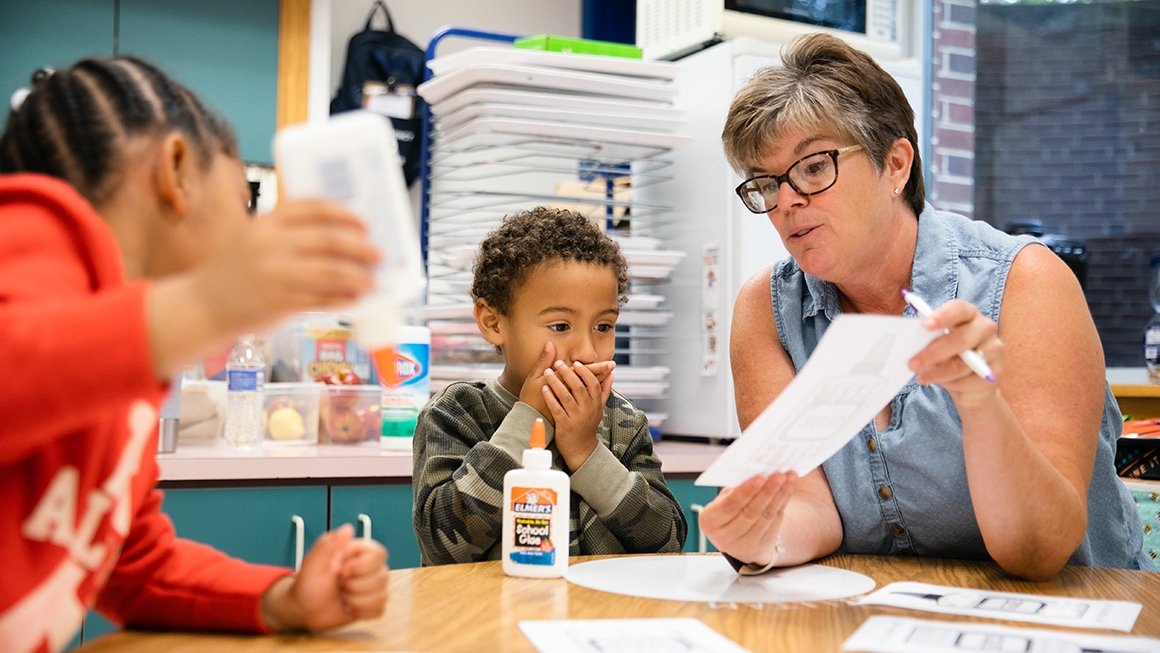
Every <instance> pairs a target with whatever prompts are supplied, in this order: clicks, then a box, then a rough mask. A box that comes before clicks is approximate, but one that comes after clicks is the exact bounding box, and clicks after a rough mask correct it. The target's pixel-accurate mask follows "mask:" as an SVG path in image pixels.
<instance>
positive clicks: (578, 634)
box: [520, 618, 749, 653]
mask: <svg viewBox="0 0 1160 653" xmlns="http://www.w3.org/2000/svg"><path fill="white" fill-rule="evenodd" d="M520 630H522V631H524V635H526V636H527V638H528V639H529V640H531V642H532V644H533V645H535V647H536V648H537V649H539V650H540V651H542V652H543V653H604V652H606V651H618V652H621V653H633V652H634V651H639V652H641V653H669V652H670V651H671V652H672V653H748V652H749V649H746V648H742V647H741V646H738V645H737V644H736V643H735V642H734V641H733V640H731V639H729V638H728V637H725V636H724V635H721V634H720V633H718V632H717V631H715V630H713V629H712V628H710V627H708V626H706V625H705V624H704V623H702V622H700V621H698V620H697V619H688V618H683V619H553V620H545V621H521V622H520Z"/></svg>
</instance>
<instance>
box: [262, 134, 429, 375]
mask: <svg viewBox="0 0 1160 653" xmlns="http://www.w3.org/2000/svg"><path fill="white" fill-rule="evenodd" d="M389 125H390V122H389V121H388V119H387V118H385V117H383V116H380V115H378V114H373V113H369V112H366V111H351V112H347V113H342V114H339V115H337V116H334V117H332V118H330V119H329V120H327V121H325V122H317V123H307V124H304V125H295V126H293V127H288V128H285V129H283V130H281V131H279V132H278V135H277V136H276V137H275V140H274V161H275V165H276V166H277V171H278V176H279V182H280V184H281V188H282V193H283V195H285V196H286V197H289V198H312V197H313V198H327V199H332V200H335V201H337V202H339V203H341V204H342V205H343V206H345V207H346V208H348V209H349V210H350V211H352V212H353V213H355V214H357V215H358V216H360V217H361V218H362V219H363V220H365V221H366V223H367V227H368V231H369V233H370V240H371V242H372V243H374V245H375V246H376V247H378V249H379V252H380V253H381V254H382V257H383V259H382V264H381V265H380V266H379V268H378V270H376V271H375V288H374V290H373V291H372V292H371V293H370V294H369V295H367V296H366V297H365V298H363V299H362V300H360V301H359V302H358V303H357V304H355V305H354V306H353V307H351V309H350V311H349V314H350V317H351V323H352V324H353V325H354V338H355V342H357V343H358V344H359V346H360V347H362V348H363V349H364V350H366V351H368V352H371V353H373V352H375V351H377V350H379V349H382V348H383V347H386V346H389V345H391V344H393V343H395V342H397V341H398V336H397V330H398V328H399V326H400V325H401V324H403V310H404V307H406V306H407V305H409V304H410V303H411V302H412V300H414V299H415V297H416V296H417V295H418V294H419V293H420V291H421V290H422V287H423V281H422V276H423V269H422V268H423V265H422V260H421V255H420V252H419V238H418V236H417V235H416V229H415V221H416V216H415V213H414V211H413V210H412V209H411V198H410V195H409V194H408V192H407V184H406V182H404V180H403V169H402V160H401V159H400V158H399V146H398V143H397V142H396V141H395V134H394V132H393V131H392V130H391V128H390V126H389Z"/></svg>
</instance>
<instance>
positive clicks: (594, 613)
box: [82, 554, 1160, 653]
mask: <svg viewBox="0 0 1160 653" xmlns="http://www.w3.org/2000/svg"><path fill="white" fill-rule="evenodd" d="M688 555H698V554H688ZM708 555H714V554H708ZM587 559H594V558H578V559H576V560H574V561H573V562H579V561H582V560H587ZM821 564H826V565H831V566H835V567H842V568H845V569H850V570H852V571H856V572H859V573H863V574H866V575H868V576H870V577H872V578H874V579H875V580H876V581H877V582H878V583H879V586H882V585H885V584H886V583H890V582H893V581H901V580H910V581H919V582H926V583H936V584H942V585H955V586H962V587H974V588H980V589H992V590H998V591H1006V592H1031V593H1038V594H1045V595H1053V596H1076V597H1087V598H1099V599H1119V600H1126V601H1136V602H1139V603H1141V604H1142V605H1143V606H1144V607H1143V610H1142V612H1141V613H1140V617H1139V619H1138V620H1137V622H1136V626H1135V628H1134V629H1133V630H1132V634H1135V635H1146V636H1151V637H1160V573H1147V572H1137V571H1126V570H1122V569H1095V568H1090V567H1068V568H1066V569H1064V570H1063V571H1062V572H1061V573H1060V574H1059V575H1058V576H1057V577H1056V578H1055V580H1053V581H1051V582H1048V583H1031V582H1024V581H1019V580H1014V579H1012V578H1010V577H1009V576H1007V575H1005V574H1004V573H1003V572H1002V571H1000V570H999V569H998V567H996V566H995V565H994V564H993V563H989V562H979V561H962V560H938V559H930V558H925V559H924V558H906V557H878V556H849V555H840V556H832V557H830V558H827V559H825V560H823V561H822V563H821ZM874 614H894V615H902V616H909V617H919V618H923V617H926V618H932V619H938V618H942V619H960V620H964V621H984V622H986V623H1007V624H1008V625H1015V626H1024V627H1031V628H1050V627H1048V626H1039V625H1035V624H1026V623H1018V622H997V621H994V620H980V619H968V618H959V617H946V616H941V615H934V614H930V613H922V612H915V611H909V610H900V609H894V608H886V607H881V606H866V607H861V606H853V605H849V604H848V603H847V601H846V600H841V601H837V600H835V601H825V602H822V603H817V604H810V605H802V604H783V605H765V606H763V607H751V606H744V605H743V606H738V607H736V608H730V607H710V605H709V604H706V603H688V602H679V601H663V600H654V599H642V598H635V597H629V596H621V595H618V594H608V593H605V592H599V591H596V590H590V589H587V588H584V587H580V586H578V585H573V584H571V583H568V582H567V581H565V580H563V579H552V580H532V579H523V578H508V577H506V576H504V575H503V572H502V570H501V569H500V566H499V563H498V562H482V563H475V564H464V565H449V566H444V567H429V568H425V569H402V570H397V571H392V572H391V587H390V600H389V603H388V605H387V612H386V614H385V615H383V617H382V618H380V619H378V620H375V621H364V622H360V623H356V624H352V625H350V626H347V627H345V628H342V629H339V630H337V631H334V632H332V633H328V634H326V635H315V636H307V635H280V636H272V637H261V636H227V635H203V634H186V633H146V632H121V633H115V634H112V635H108V636H105V637H102V638H100V639H98V640H96V641H95V642H93V643H92V644H89V645H87V646H85V647H84V648H83V649H82V650H83V651H84V652H85V653H103V652H106V651H116V652H118V653H134V652H136V651H164V652H165V653H184V652H190V653H192V652H198V653H202V652H209V653H214V652H217V651H221V652H223V653H225V652H229V653H251V652H260V651H367V650H375V651H386V650H392V651H441V652H442V651H472V652H477V651H535V650H536V649H535V648H533V646H532V644H531V642H529V641H528V640H527V638H525V637H524V635H523V633H522V632H521V631H520V630H519V625H518V624H519V622H520V621H521V620H524V619H563V618H575V619H597V618H624V617H694V618H697V619H700V620H701V621H703V622H704V623H705V624H707V625H708V626H709V627H711V628H713V629H715V630H717V631H718V632H720V633H721V634H723V635H725V636H727V637H729V638H731V639H733V640H734V641H736V642H737V643H739V644H741V645H742V646H745V647H747V648H749V649H751V650H753V651H810V652H814V651H840V650H841V648H842V642H843V641H844V640H845V639H846V638H847V637H849V635H850V634H851V633H853V632H854V630H855V629H856V628H857V627H858V625H859V624H861V623H862V622H863V621H864V620H865V619H866V618H867V617H869V616H871V615H874ZM1087 632H1092V631H1087ZM1099 632H1101V633H1103V634H1113V633H1111V632H1110V631H1099Z"/></svg>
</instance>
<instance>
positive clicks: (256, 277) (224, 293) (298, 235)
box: [197, 200, 380, 332]
mask: <svg viewBox="0 0 1160 653" xmlns="http://www.w3.org/2000/svg"><path fill="white" fill-rule="evenodd" d="M379 260H380V255H379V253H378V251H377V250H376V249H375V248H374V247H373V246H372V245H371V244H370V243H369V242H368V240H367V229H366V225H365V224H364V223H363V221H362V220H361V219H360V218H359V217H358V216H357V215H355V214H354V213H351V212H350V211H348V210H346V209H345V208H344V207H342V206H341V205H339V204H337V203H335V202H330V201H326V200H290V201H283V202H281V203H280V204H279V205H278V207H277V208H276V209H275V210H273V211H272V212H270V213H268V214H266V215H263V216H261V217H259V218H257V219H256V220H254V221H253V222H251V223H248V224H247V225H246V226H245V227H243V228H242V229H239V231H238V234H237V237H236V238H235V239H234V240H233V242H231V243H230V244H229V245H227V246H226V247H224V248H223V249H222V251H221V252H219V253H218V255H217V256H214V257H212V259H211V260H209V261H207V263H206V264H205V265H203V266H202V267H201V268H200V269H199V270H198V282H199V283H198V284H197V285H198V287H199V288H200V290H201V291H202V292H203V293H204V294H205V295H206V296H207V297H208V298H212V301H211V302H210V303H209V304H208V306H209V308H210V310H211V311H213V313H214V314H215V316H216V318H217V321H218V322H219V325H220V326H222V327H224V328H225V330H226V331H228V332H237V331H239V330H250V329H254V328H257V327H260V326H264V325H268V324H271V323H273V322H275V321H277V320H278V319H280V318H282V317H285V316H286V315H290V314H292V313H296V312H300V311H306V310H315V309H329V308H335V307H341V306H347V305H349V304H351V303H352V302H354V301H355V300H356V299H358V298H359V297H361V296H362V295H364V294H366V293H367V292H368V291H370V290H371V288H372V287H373V284H374V276H373V275H374V268H375V266H376V265H377V264H378V263H379Z"/></svg>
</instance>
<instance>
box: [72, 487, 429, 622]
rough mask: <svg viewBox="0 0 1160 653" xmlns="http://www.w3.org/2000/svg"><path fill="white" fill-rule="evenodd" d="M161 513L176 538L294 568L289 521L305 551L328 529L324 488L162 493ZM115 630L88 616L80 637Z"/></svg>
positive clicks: (97, 617) (101, 619)
mask: <svg viewBox="0 0 1160 653" xmlns="http://www.w3.org/2000/svg"><path fill="white" fill-rule="evenodd" d="M408 489H409V488H408ZM162 510H163V511H164V512H165V514H167V515H169V518H170V519H172V520H173V526H174V528H175V529H176V531H177V535H178V537H183V538H186V539H190V540H195V541H198V542H201V543H203V544H209V545H210V546H213V547H215V548H217V549H219V550H221V551H224V552H225V553H228V554H229V555H232V556H234V557H236V558H242V559H243V560H248V561H249V562H258V563H263V564H269V565H280V566H283V567H293V566H294V562H295V560H294V558H295V553H296V542H297V532H298V525H297V523H296V520H294V519H293V517H295V516H297V517H299V518H300V519H301V520H302V527H303V536H302V540H303V551H309V550H310V545H311V544H312V543H313V542H314V540H315V539H317V538H318V536H319V535H322V533H324V532H325V531H326V516H327V488H326V487H325V486H321V485H319V486H309V487H268V488H267V487H262V488H205V489H201V488H198V489H176V490H173V489H171V490H165V503H164V505H163V506H162ZM408 514H409V513H408ZM115 630H117V626H115V625H113V624H112V623H111V622H109V621H108V620H107V619H105V618H104V617H102V616H100V615H98V614H97V613H95V612H89V613H88V614H87V615H86V616H85V623H84V626H83V628H82V630H81V633H82V636H81V639H82V641H86V642H88V641H92V640H93V639H94V638H96V637H99V636H100V635H104V634H105V633H110V632H113V631H115ZM74 644H75V642H74Z"/></svg>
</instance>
